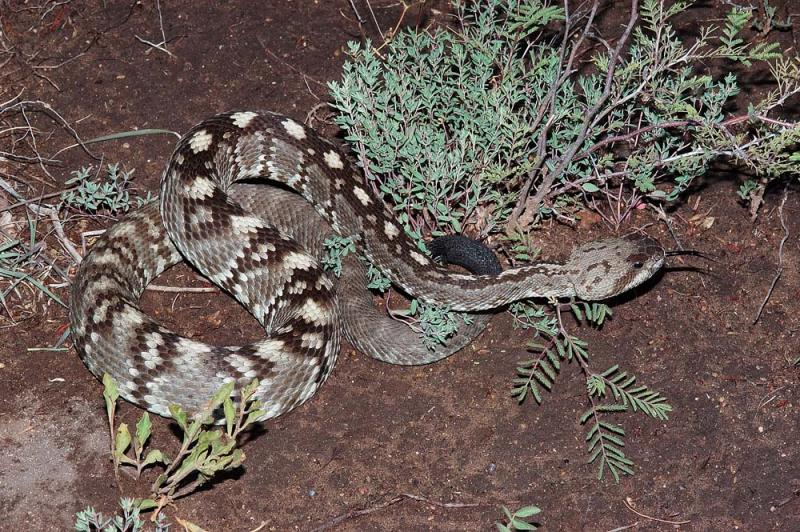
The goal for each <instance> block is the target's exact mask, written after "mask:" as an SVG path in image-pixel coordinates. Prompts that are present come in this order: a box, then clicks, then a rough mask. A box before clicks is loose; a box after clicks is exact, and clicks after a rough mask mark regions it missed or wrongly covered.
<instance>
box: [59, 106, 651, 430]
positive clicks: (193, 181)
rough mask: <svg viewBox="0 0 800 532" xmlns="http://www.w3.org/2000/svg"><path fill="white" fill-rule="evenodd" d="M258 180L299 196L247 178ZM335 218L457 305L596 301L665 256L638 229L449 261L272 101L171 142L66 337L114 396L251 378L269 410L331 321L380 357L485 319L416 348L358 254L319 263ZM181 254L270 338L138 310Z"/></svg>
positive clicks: (99, 259)
mask: <svg viewBox="0 0 800 532" xmlns="http://www.w3.org/2000/svg"><path fill="white" fill-rule="evenodd" d="M259 179H263V180H268V181H271V182H273V183H278V184H279V185H282V186H284V187H286V188H289V189H291V190H293V191H294V193H292V192H289V191H286V190H281V189H277V188H274V187H272V186H266V185H265V184H258V183H254V181H256V180H259ZM300 196H302V198H304V200H303V199H302V198H300ZM311 206H313V207H311ZM314 210H316V213H315V212H314ZM320 218H321V219H322V220H321V219H320ZM323 220H324V221H325V222H323ZM326 222H327V224H329V225H326ZM330 228H332V230H333V231H334V232H336V233H338V234H340V235H343V236H347V237H351V238H352V239H353V240H354V241H355V242H356V243H357V245H358V246H359V247H360V248H361V251H362V252H363V253H364V255H366V257H367V258H368V259H369V260H371V261H372V262H373V263H374V264H375V265H376V266H377V267H379V268H380V269H382V270H383V272H384V273H385V274H386V275H387V276H388V277H389V278H390V279H391V280H392V282H393V283H395V284H396V285H398V286H400V287H401V288H402V289H404V290H405V291H406V292H408V293H409V294H411V295H413V296H414V297H416V298H418V299H420V300H422V301H425V302H431V303H438V304H442V305H448V306H450V308H452V309H453V310H461V311H481V310H486V309H492V308H495V307H498V306H501V305H503V304H506V303H509V302H512V301H515V300H519V299H523V298H530V297H573V296H576V297H580V298H582V299H588V300H595V299H604V298H607V297H611V296H613V295H616V294H618V293H621V292H624V291H626V290H628V289H629V288H631V287H633V286H636V285H638V284H640V283H641V282H642V281H644V280H646V279H648V278H649V277H650V276H651V275H652V274H653V273H654V272H655V271H657V270H658V269H659V268H660V267H661V265H662V264H663V261H664V250H663V249H662V248H661V246H660V245H659V244H658V242H656V241H654V240H652V239H650V238H647V237H641V236H637V237H625V238H614V239H608V240H601V241H596V242H592V243H589V244H586V245H583V246H580V247H578V248H575V249H574V250H573V251H572V253H571V255H570V257H569V259H568V260H567V261H566V262H565V263H564V264H544V263H537V264H532V265H530V266H526V267H522V268H517V269H512V270H507V271H505V272H502V273H500V274H498V275H469V274H462V273H454V272H450V271H448V270H446V269H444V268H442V267H440V266H438V265H436V264H435V263H434V262H433V261H431V260H430V259H429V258H428V257H426V256H425V255H424V254H422V253H420V252H419V251H418V250H417V248H416V246H415V245H414V244H413V243H412V242H411V240H410V239H408V238H407V237H406V236H405V234H404V231H403V229H402V227H401V226H399V225H398V224H397V223H396V222H395V221H394V220H393V217H392V215H391V212H390V211H389V210H388V208H386V207H385V206H384V205H383V203H382V202H381V201H380V200H379V199H378V198H377V197H376V196H375V195H373V193H372V192H371V191H370V189H369V188H368V187H366V186H364V184H363V182H362V179H361V177H360V176H359V174H358V173H357V172H356V171H355V169H354V168H352V166H351V164H350V163H349V162H348V160H347V159H346V158H345V157H344V156H343V155H342V154H341V153H340V152H339V150H338V149H337V148H336V147H335V146H334V145H333V144H331V143H330V142H329V141H327V140H326V139H324V138H322V137H320V136H319V135H318V134H317V133H315V132H314V131H313V130H312V129H310V128H307V127H305V126H303V125H301V124H299V123H297V122H295V121H294V120H292V119H290V118H287V117H284V116H281V115H278V114H274V113H269V112H249V111H248V112H235V113H227V114H221V115H217V116H215V117H212V118H209V119H207V120H205V121H203V122H201V123H200V124H198V125H197V126H195V127H194V128H193V129H192V130H191V131H189V132H188V133H187V134H186V135H185V136H184V137H183V138H182V139H181V140H180V141H179V143H178V145H177V147H176V149H175V151H174V152H173V154H172V157H171V159H170V162H169V164H168V166H167V168H166V170H165V172H164V175H163V178H162V183H161V196H160V211H159V209H158V206H157V205H154V204H152V205H149V206H146V207H144V208H143V209H140V210H139V211H137V212H135V213H133V214H131V215H129V216H128V217H127V218H125V219H124V220H122V221H121V222H119V223H117V224H116V225H115V226H113V227H112V228H111V229H109V230H108V231H107V232H106V233H105V234H104V235H103V236H102V237H101V238H100V239H99V240H98V241H97V243H96V244H95V246H94V248H93V249H92V251H91V252H90V253H89V254H88V255H87V256H86V258H85V259H84V260H83V262H82V263H81V266H80V268H79V270H78V273H77V275H76V277H75V280H74V282H73V288H72V294H71V299H70V320H71V325H72V334H73V338H74V341H75V345H76V347H77V348H78V351H79V353H80V354H81V356H82V359H83V361H84V362H85V363H86V365H87V366H88V368H89V369H90V370H91V371H92V372H93V373H94V374H95V375H97V376H101V375H102V374H103V373H109V374H110V375H111V376H112V377H114V378H115V379H116V380H117V382H118V383H119V385H120V393H121V395H122V396H123V397H125V398H126V399H128V400H129V401H131V402H133V403H136V404H138V405H140V406H142V407H143V408H146V409H148V410H150V411H152V412H155V413H157V414H161V415H167V416H168V415H169V411H168V408H167V407H168V405H169V404H171V403H176V404H180V405H181V406H182V407H183V408H185V409H186V410H188V411H190V412H192V411H197V410H198V409H199V408H201V406H202V405H203V404H204V403H205V401H206V400H207V399H208V398H209V397H211V395H213V393H214V392H215V391H216V390H218V389H219V387H220V386H221V385H222V384H223V383H225V382H227V381H230V380H235V381H236V382H237V383H238V385H239V386H243V385H244V384H245V383H247V382H249V381H250V380H251V379H253V378H258V379H259V381H260V384H259V388H258V391H257V392H256V398H257V399H258V400H260V401H261V402H262V403H263V404H264V408H265V410H266V414H265V415H264V416H263V418H262V419H267V418H270V417H274V416H277V415H280V414H282V413H284V412H286V411H288V410H291V409H292V408H294V407H295V406H297V405H299V404H300V403H302V402H303V401H305V400H307V399H308V398H309V397H311V396H312V395H313V394H314V392H315V391H316V390H317V388H318V387H319V386H320V384H322V382H324V381H325V379H326V378H327V376H328V375H329V374H330V371H331V369H332V368H333V365H334V363H335V361H336V356H337V353H338V351H339V342H340V337H341V335H342V334H344V335H345V336H346V337H347V338H348V340H349V341H350V342H351V343H353V344H354V345H355V346H356V347H357V348H358V349H359V350H361V351H364V352H366V353H367V354H369V355H370V356H373V357H375V358H378V359H380V360H384V361H387V362H391V363H396V364H424V363H428V362H432V361H435V360H438V359H440V358H442V357H444V356H447V355H449V354H450V353H452V352H454V351H456V350H458V349H459V348H461V347H463V345H465V344H466V343H467V342H469V341H470V339H471V338H472V337H473V336H474V335H476V334H477V333H478V332H479V331H480V330H481V329H482V327H483V325H484V324H485V319H486V318H484V317H481V318H480V319H478V320H477V322H476V323H475V324H474V325H473V326H471V328H470V327H468V328H466V329H465V330H463V331H461V332H460V335H459V336H458V337H457V339H456V340H455V341H454V343H452V344H451V345H450V346H448V348H446V349H440V350H437V351H429V350H428V349H426V348H425V347H422V346H421V345H420V342H419V340H418V339H417V338H416V337H415V335H414V334H413V333H410V332H409V331H408V329H407V328H406V327H405V326H403V325H399V324H396V323H395V322H392V321H390V320H388V319H387V318H385V317H381V316H380V314H379V313H378V312H377V311H376V310H375V309H374V307H373V305H372V300H371V297H370V296H369V294H368V293H367V292H366V290H365V288H364V281H363V278H364V270H363V266H362V265H361V264H360V262H359V261H358V260H357V259H354V258H352V257H351V258H350V259H346V260H347V262H346V263H345V264H344V270H345V272H346V275H345V276H344V278H343V279H340V280H338V281H336V282H334V280H332V279H331V277H330V276H329V275H327V274H326V273H325V272H323V270H322V267H321V265H320V255H321V254H322V241H323V239H324V238H325V237H326V236H327V234H328V232H329V229H330ZM182 259H186V260H188V261H189V262H190V263H191V264H192V265H193V266H194V267H195V268H197V269H198V270H199V271H200V272H201V273H202V274H203V275H205V276H206V277H208V278H209V279H210V280H212V281H213V282H214V283H216V284H217V285H219V286H220V287H221V288H223V289H224V290H226V291H227V292H229V293H230V294H232V295H233V296H234V297H235V298H236V299H237V300H238V301H239V302H241V303H242V304H243V305H244V306H245V307H246V308H248V310H249V311H250V312H251V313H252V314H253V316H254V317H255V318H256V319H257V320H258V321H259V322H260V323H261V325H262V326H263V327H264V330H265V332H266V336H265V338H264V339H263V340H261V341H259V342H255V343H253V344H251V345H247V346H241V347H240V346H228V347H216V346H209V345H206V344H203V343H201V342H197V341H194V340H191V339H189V338H185V337H181V336H179V335H177V334H175V333H173V332H171V331H169V330H167V329H165V328H163V327H161V326H160V325H159V324H157V323H156V322H155V321H153V320H152V319H150V318H149V317H148V316H146V315H145V314H144V313H143V312H142V311H141V310H140V309H139V307H138V300H139V296H140V295H141V293H142V291H143V290H144V288H145V287H146V286H147V284H148V283H149V282H150V281H151V280H152V279H153V278H155V277H156V276H157V275H159V274H160V273H161V272H162V271H163V270H164V269H166V268H168V267H169V266H171V265H172V264H174V263H176V262H178V261H180V260H182Z"/></svg>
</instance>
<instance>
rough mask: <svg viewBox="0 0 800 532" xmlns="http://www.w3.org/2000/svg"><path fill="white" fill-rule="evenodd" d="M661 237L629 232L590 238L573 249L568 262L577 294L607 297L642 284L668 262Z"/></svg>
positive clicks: (580, 295) (586, 297)
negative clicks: (624, 234)
mask: <svg viewBox="0 0 800 532" xmlns="http://www.w3.org/2000/svg"><path fill="white" fill-rule="evenodd" d="M664 259H665V254H664V248H663V247H661V244H659V243H658V241H657V240H654V239H652V238H650V237H647V236H642V235H633V234H632V235H626V236H624V237H620V238H609V239H605V240H597V241H594V242H589V243H588V244H584V245H582V246H578V247H576V248H575V249H574V250H572V253H571V254H570V257H569V260H568V261H567V266H568V269H569V271H570V275H571V277H572V283H573V286H574V287H575V295H576V296H577V297H578V298H580V299H583V300H587V301H597V300H601V299H607V298H610V297H613V296H616V295H618V294H621V293H623V292H626V291H628V290H630V289H631V288H633V287H635V286H638V285H640V284H641V283H643V282H644V281H646V280H648V279H649V278H650V277H652V276H653V274H655V273H656V272H657V271H658V270H659V269H661V266H663V265H664Z"/></svg>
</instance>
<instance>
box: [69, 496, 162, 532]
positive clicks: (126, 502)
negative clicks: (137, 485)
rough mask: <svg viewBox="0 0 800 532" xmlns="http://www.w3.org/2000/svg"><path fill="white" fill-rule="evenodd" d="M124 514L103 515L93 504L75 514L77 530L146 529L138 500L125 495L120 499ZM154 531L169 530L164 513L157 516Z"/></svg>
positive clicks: (125, 531) (136, 531)
mask: <svg viewBox="0 0 800 532" xmlns="http://www.w3.org/2000/svg"><path fill="white" fill-rule="evenodd" d="M119 506H120V512H121V513H122V515H119V514H118V515H112V516H110V517H105V516H103V514H102V513H100V512H96V511H95V509H94V508H92V507H91V506H89V507H87V508H86V509H85V510H82V511H80V512H78V513H77V514H76V515H75V530H76V531H77V532H140V531H144V530H146V528H145V525H146V524H147V523H146V521H144V520H143V519H142V517H141V515H140V513H141V509H140V508H139V507H138V506H137V504H136V501H134V500H133V499H129V498H127V497H123V498H121V499H120V500H119ZM152 530H153V532H169V525H168V524H167V522H166V518H165V517H164V515H163V514H159V515H158V516H156V519H155V522H154V523H153V528H152Z"/></svg>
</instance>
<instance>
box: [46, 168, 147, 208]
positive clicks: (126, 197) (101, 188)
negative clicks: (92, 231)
mask: <svg viewBox="0 0 800 532" xmlns="http://www.w3.org/2000/svg"><path fill="white" fill-rule="evenodd" d="M132 178H133V170H128V171H124V170H123V171H120V169H119V164H109V165H107V166H106V171H105V173H104V174H102V175H101V176H99V177H98V176H95V177H92V167H91V166H87V167H82V168H81V169H80V170H74V171H73V172H72V177H71V178H69V179H68V180H67V182H66V185H68V186H70V185H71V186H72V188H70V189H69V190H66V191H64V192H62V193H61V201H62V202H63V203H64V204H65V205H69V206H71V207H74V208H76V209H80V210H84V211H87V212H90V213H95V212H97V211H101V210H106V211H108V212H110V213H112V214H117V213H120V212H127V211H128V209H130V208H131V198H130V187H131V179H132ZM152 199H153V198H152V196H151V195H150V192H148V193H147V196H146V197H144V198H137V200H136V204H137V206H142V205H143V204H145V203H147V202H149V201H151V200H152Z"/></svg>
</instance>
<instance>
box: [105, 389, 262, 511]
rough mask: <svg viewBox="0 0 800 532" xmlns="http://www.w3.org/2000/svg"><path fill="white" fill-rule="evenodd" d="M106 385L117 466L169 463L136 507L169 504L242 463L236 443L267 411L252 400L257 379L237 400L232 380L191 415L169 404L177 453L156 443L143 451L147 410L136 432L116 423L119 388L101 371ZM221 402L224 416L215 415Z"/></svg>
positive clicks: (147, 433) (147, 432)
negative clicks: (217, 425) (178, 439)
mask: <svg viewBox="0 0 800 532" xmlns="http://www.w3.org/2000/svg"><path fill="white" fill-rule="evenodd" d="M103 386H104V391H103V396H104V398H105V402H106V412H107V414H108V423H109V429H110V433H111V455H112V459H113V461H114V468H115V472H116V471H117V470H118V468H119V467H120V466H132V467H134V468H135V469H136V475H137V478H138V475H139V474H140V473H141V472H142V470H143V469H145V468H147V467H150V466H154V465H156V464H162V465H163V466H164V468H165V470H164V472H163V473H161V474H160V475H159V476H158V477H157V478H156V480H155V482H153V485H152V487H151V494H150V498H148V499H143V500H137V501H135V506H136V508H138V509H140V510H150V509H155V515H158V513H159V512H160V510H161V509H162V508H163V507H164V506H165V505H167V504H170V503H172V502H173V501H175V500H176V499H178V498H180V497H183V496H185V495H188V494H189V493H192V492H193V491H195V490H197V489H198V488H199V487H200V486H202V485H203V484H205V483H206V482H208V481H209V480H211V479H212V478H213V477H214V476H215V475H217V474H219V473H221V472H223V471H230V470H232V469H235V468H237V467H239V466H240V465H241V464H242V462H243V461H244V459H245V455H244V452H242V450H241V449H239V448H238V447H237V443H236V438H237V437H238V436H239V434H241V433H242V431H243V430H245V429H246V428H247V427H249V426H250V425H251V424H252V423H254V422H255V421H257V420H258V419H260V418H261V417H262V416H263V415H264V414H265V412H264V410H262V409H261V404H260V403H259V402H258V401H255V400H253V394H255V392H256V390H257V389H258V381H257V380H253V381H252V382H250V384H248V385H247V386H245V387H244V389H242V390H241V393H240V394H239V402H238V404H236V403H234V402H233V399H232V394H233V393H234V383H233V382H229V383H227V384H225V385H223V386H222V387H221V388H220V389H219V391H217V393H216V394H214V396H213V397H212V398H211V399H210V400H209V401H208V402H207V403H206V406H205V407H204V408H203V410H202V411H201V412H198V413H197V414H196V415H194V417H193V418H192V419H190V418H189V416H188V414H187V413H186V412H185V411H184V410H183V409H182V408H180V407H179V406H177V405H170V407H169V411H170V414H171V416H172V418H173V419H174V420H175V422H176V423H177V424H178V427H179V428H180V430H181V432H182V433H183V436H182V442H181V447H180V449H179V450H178V453H177V454H176V455H175V457H174V458H170V457H169V456H168V455H167V454H166V453H164V452H163V451H160V450H158V449H154V450H150V451H149V452H148V453H147V454H146V455H144V449H145V447H146V446H147V443H148V440H149V437H150V427H151V425H150V417H149V415H148V413H147V412H144V413H143V414H142V416H141V417H140V419H139V422H138V423H137V424H136V433H135V435H133V436H131V434H130V431H129V429H128V427H127V425H126V424H125V423H122V424H120V425H119V427H117V428H116V429H115V428H114V427H115V413H116V404H117V401H118V400H119V390H118V387H117V384H116V382H115V381H114V379H112V378H111V377H110V376H109V375H108V374H106V375H104V376H103ZM220 408H221V409H222V414H223V416H224V417H223V418H222V419H221V420H219V419H216V418H215V415H218V410H219V409H220ZM218 421H223V422H224V430H223V429H212V428H210V426H211V425H213V424H214V423H215V422H218ZM143 455H144V458H142V457H143Z"/></svg>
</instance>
